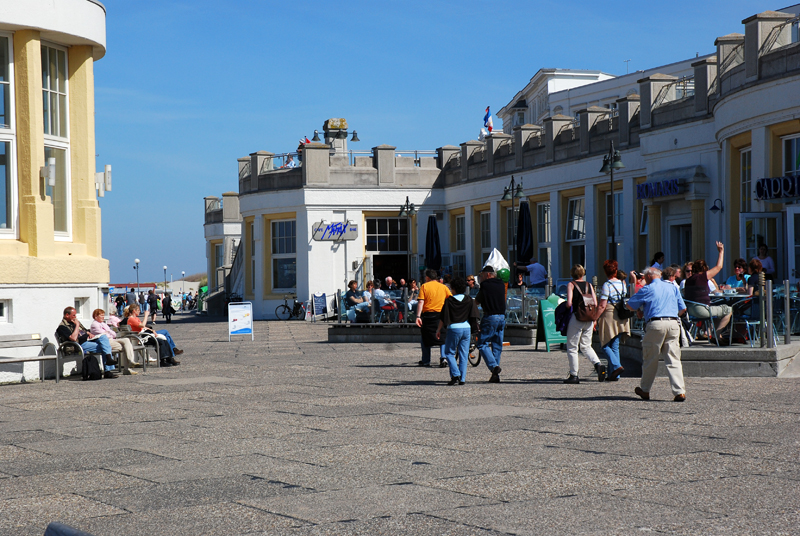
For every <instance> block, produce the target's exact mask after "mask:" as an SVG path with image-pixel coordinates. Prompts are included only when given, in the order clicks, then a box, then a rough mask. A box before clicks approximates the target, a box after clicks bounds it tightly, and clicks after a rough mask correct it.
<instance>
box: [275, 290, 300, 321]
mask: <svg viewBox="0 0 800 536" xmlns="http://www.w3.org/2000/svg"><path fill="white" fill-rule="evenodd" d="M290 296H291V294H287V295H285V296H284V297H283V303H282V304H280V305H279V306H277V307H276V308H275V316H277V317H278V320H291V319H293V318H296V319H298V320H303V319H304V318H305V317H306V308H305V306H304V305H303V303H302V302H299V301H297V296H291V297H292V298H294V305H293V306H292V307H289V297H290Z"/></svg>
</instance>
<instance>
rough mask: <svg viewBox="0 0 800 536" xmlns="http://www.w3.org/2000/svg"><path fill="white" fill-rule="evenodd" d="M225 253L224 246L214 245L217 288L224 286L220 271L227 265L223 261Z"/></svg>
mask: <svg viewBox="0 0 800 536" xmlns="http://www.w3.org/2000/svg"><path fill="white" fill-rule="evenodd" d="M223 251H224V249H223V247H222V244H214V274H215V276H216V277H215V278H214V279H215V281H216V286H220V285H221V284H222V274H220V272H219V269H220V267H222V266H223V265H224V264H225V262H224V261H223V259H222V253H223Z"/></svg>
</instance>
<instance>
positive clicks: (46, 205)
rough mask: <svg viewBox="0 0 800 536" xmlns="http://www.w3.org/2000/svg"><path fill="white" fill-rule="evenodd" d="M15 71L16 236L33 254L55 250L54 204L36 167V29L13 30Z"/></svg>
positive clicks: (39, 150)
mask: <svg viewBox="0 0 800 536" xmlns="http://www.w3.org/2000/svg"><path fill="white" fill-rule="evenodd" d="M14 74H15V79H14V81H15V89H16V111H17V174H18V180H19V227H20V229H19V236H20V240H21V241H22V242H26V243H27V244H28V254H29V255H30V256H32V257H49V256H52V255H53V254H54V250H55V240H54V238H53V237H54V234H53V233H54V231H53V229H54V222H53V206H52V204H51V203H50V201H49V199H47V197H45V193H44V192H45V191H44V184H43V183H42V180H41V179H40V178H39V169H40V168H41V167H42V166H44V129H43V127H42V125H44V111H43V110H42V52H41V47H40V44H39V32H38V31H35V30H19V31H17V32H16V33H15V34H14Z"/></svg>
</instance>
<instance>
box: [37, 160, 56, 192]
mask: <svg viewBox="0 0 800 536" xmlns="http://www.w3.org/2000/svg"><path fill="white" fill-rule="evenodd" d="M39 177H41V178H42V179H44V180H45V181H46V185H47V186H55V185H56V159H55V158H54V157H52V156H51V157H50V158H48V159H47V165H46V166H42V167H40V168H39Z"/></svg>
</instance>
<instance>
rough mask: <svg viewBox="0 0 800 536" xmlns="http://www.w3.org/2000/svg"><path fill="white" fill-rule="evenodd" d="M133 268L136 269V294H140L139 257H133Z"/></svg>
mask: <svg viewBox="0 0 800 536" xmlns="http://www.w3.org/2000/svg"><path fill="white" fill-rule="evenodd" d="M133 262H134V266H133V269H134V270H136V294H139V259H133Z"/></svg>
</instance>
